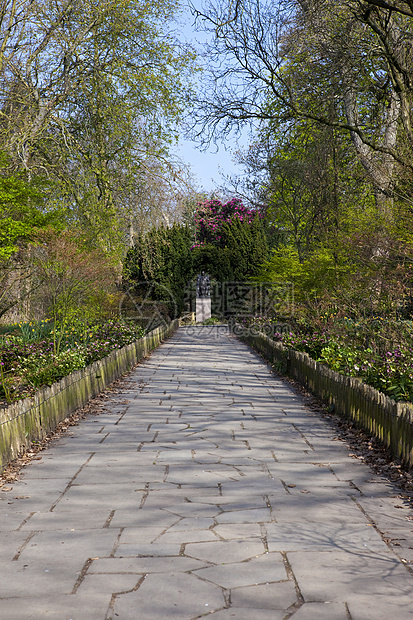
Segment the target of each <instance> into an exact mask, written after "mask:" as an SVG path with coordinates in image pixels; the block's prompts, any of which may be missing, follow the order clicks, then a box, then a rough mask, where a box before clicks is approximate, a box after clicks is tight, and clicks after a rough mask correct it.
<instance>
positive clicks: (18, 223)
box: [0, 154, 57, 261]
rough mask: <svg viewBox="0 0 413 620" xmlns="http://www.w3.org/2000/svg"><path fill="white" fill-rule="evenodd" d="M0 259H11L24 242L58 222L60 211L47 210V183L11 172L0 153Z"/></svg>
mask: <svg viewBox="0 0 413 620" xmlns="http://www.w3.org/2000/svg"><path fill="white" fill-rule="evenodd" d="M0 167H1V168H0V261H6V260H8V259H9V258H10V257H11V256H13V254H14V253H15V252H17V250H18V249H19V244H21V243H22V242H27V241H33V240H34V239H35V238H36V235H37V233H38V232H39V231H41V230H43V229H45V228H47V227H49V226H50V225H52V224H53V225H56V224H57V213H56V212H47V211H46V209H45V184H44V181H42V180H41V179H37V180H36V181H28V180H27V179H26V178H25V175H24V174H23V173H18V172H14V173H13V172H10V170H9V169H8V161H7V158H6V156H5V155H3V154H0Z"/></svg>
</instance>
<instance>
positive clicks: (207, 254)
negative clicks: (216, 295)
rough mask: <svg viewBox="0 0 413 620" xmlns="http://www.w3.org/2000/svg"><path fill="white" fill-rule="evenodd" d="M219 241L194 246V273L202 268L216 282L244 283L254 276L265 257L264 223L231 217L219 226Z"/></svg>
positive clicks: (260, 220) (258, 219)
mask: <svg viewBox="0 0 413 620" xmlns="http://www.w3.org/2000/svg"><path fill="white" fill-rule="evenodd" d="M220 232H221V237H220V240H219V244H212V243H209V244H206V245H200V246H198V247H194V249H193V253H194V259H193V260H194V270H195V273H199V272H200V271H205V272H206V273H208V274H210V276H212V277H213V278H214V279H215V280H217V281H218V282H244V281H247V280H249V279H250V278H251V277H254V276H256V275H257V274H258V273H259V271H260V268H261V265H262V263H263V261H265V260H266V259H267V257H268V244H267V239H266V234H265V228H264V222H263V220H262V219H261V218H260V216H259V215H256V216H255V217H254V219H253V220H252V222H249V221H248V220H243V221H241V220H240V219H238V218H234V219H233V220H231V222H229V223H228V222H227V223H225V224H223V226H222V228H221V229H220Z"/></svg>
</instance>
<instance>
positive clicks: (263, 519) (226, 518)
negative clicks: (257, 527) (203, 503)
mask: <svg viewBox="0 0 413 620" xmlns="http://www.w3.org/2000/svg"><path fill="white" fill-rule="evenodd" d="M272 520H273V519H272V516H271V511H270V510H269V508H261V509H255V508H253V509H251V510H231V511H228V512H224V513H222V514H220V515H218V516H217V517H216V521H217V523H257V522H258V523H270V522H271V521H272Z"/></svg>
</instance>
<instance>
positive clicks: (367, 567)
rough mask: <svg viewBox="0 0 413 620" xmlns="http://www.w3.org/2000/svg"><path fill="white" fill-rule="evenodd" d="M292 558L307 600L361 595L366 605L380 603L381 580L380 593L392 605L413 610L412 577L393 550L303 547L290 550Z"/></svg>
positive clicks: (315, 600)
mask: <svg viewBox="0 0 413 620" xmlns="http://www.w3.org/2000/svg"><path fill="white" fill-rule="evenodd" d="M288 559H289V561H290V564H291V566H292V570H293V572H294V575H295V577H296V579H297V580H298V583H299V586H300V589H301V592H302V594H303V596H304V600H305V601H308V602H311V601H314V602H317V601H318V602H323V601H330V602H340V601H347V602H348V603H349V604H350V602H351V601H352V600H355V599H356V598H358V599H360V598H361V599H362V600H364V602H365V605H366V606H367V605H368V602H369V601H370V604H372V603H373V602H374V604H376V603H375V601H376V600H377V599H376V595H377V593H378V588H377V584H378V583H380V589H379V592H380V595H381V596H382V597H383V598H384V599H385V600H387V604H388V605H389V606H395V607H397V605H400V609H402V610H403V611H404V610H405V609H406V605H409V606H410V609H411V610H412V611H413V606H412V599H411V584H412V578H411V576H410V575H409V573H408V572H407V571H406V569H405V567H404V566H403V564H402V563H401V562H399V561H398V559H397V558H396V557H395V556H394V555H393V554H392V553H391V552H390V551H387V552H386V551H384V552H382V553H380V554H379V553H377V552H369V551H368V550H365V551H363V550H360V551H359V553H354V552H346V551H341V552H338V551H334V552H328V553H323V552H321V553H318V552H314V551H312V552H301V551H300V552H292V553H289V554H288ZM399 617H400V618H402V617H403V616H399Z"/></svg>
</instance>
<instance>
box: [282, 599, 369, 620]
mask: <svg viewBox="0 0 413 620" xmlns="http://www.w3.org/2000/svg"><path fill="white" fill-rule="evenodd" d="M293 617H294V620H333V619H334V620H348V613H347V609H346V606H345V603H328V602H327V603H304V605H302V606H301V607H300V609H298V611H296V612H295V614H294V616H293ZM351 618H352V620H354V616H353V615H352V616H351ZM376 618H377V616H376Z"/></svg>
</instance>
